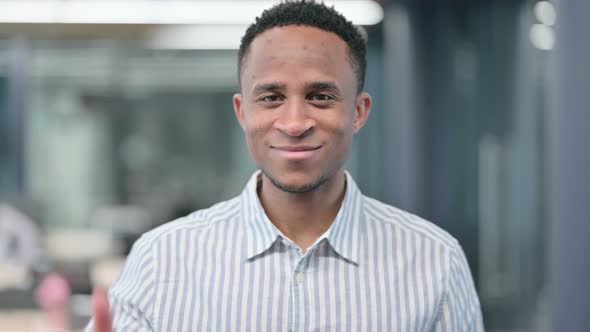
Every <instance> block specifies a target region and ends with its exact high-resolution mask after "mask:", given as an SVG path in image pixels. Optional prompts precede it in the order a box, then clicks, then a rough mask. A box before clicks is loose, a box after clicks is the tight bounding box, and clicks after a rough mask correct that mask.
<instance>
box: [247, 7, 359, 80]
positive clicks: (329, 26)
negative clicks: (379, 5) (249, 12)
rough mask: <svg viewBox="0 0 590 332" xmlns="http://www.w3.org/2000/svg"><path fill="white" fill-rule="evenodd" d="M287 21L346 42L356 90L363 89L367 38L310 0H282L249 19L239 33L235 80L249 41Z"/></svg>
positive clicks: (351, 25) (343, 20)
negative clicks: (254, 18) (248, 23)
mask: <svg viewBox="0 0 590 332" xmlns="http://www.w3.org/2000/svg"><path fill="white" fill-rule="evenodd" d="M288 25H299V26H309V27H314V28H318V29H321V30H325V31H329V32H333V33H335V34H336V35H338V36H339V37H340V38H341V39H342V40H344V41H345V42H346V44H347V45H348V57H349V60H350V64H351V66H352V69H353V70H354V72H355V74H356V78H357V88H358V89H357V90H358V92H360V91H362V90H363V87H364V83H365V71H366V67H367V42H366V39H365V38H364V37H363V35H362V34H361V32H360V30H359V29H358V28H357V27H355V26H354V25H353V24H352V22H350V21H348V20H347V19H346V18H345V17H344V16H342V14H340V13H338V12H337V11H336V10H335V9H334V8H333V7H328V6H326V5H325V4H323V3H317V2H315V1H314V0H307V1H306V0H297V1H285V2H282V3H279V4H277V5H275V6H273V7H271V8H269V9H267V10H265V11H264V12H262V15H261V16H260V17H257V18H256V21H255V22H254V23H252V24H251V25H250V26H249V27H248V29H246V33H245V34H244V36H243V37H242V42H241V44H240V49H239V51H238V80H240V77H241V73H242V64H243V60H244V57H245V56H246V54H247V53H248V48H249V47H250V44H251V43H252V41H253V40H254V38H256V36H258V35H259V34H261V33H263V32H264V31H266V30H269V29H271V28H274V27H282V26H288Z"/></svg>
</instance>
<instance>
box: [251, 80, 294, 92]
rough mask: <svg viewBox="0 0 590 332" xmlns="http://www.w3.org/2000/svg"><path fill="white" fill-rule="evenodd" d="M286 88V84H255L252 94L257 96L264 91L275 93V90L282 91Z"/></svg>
mask: <svg viewBox="0 0 590 332" xmlns="http://www.w3.org/2000/svg"><path fill="white" fill-rule="evenodd" d="M286 87H287V85H286V84H282V83H277V82H271V83H262V84H257V85H256V86H255V87H254V94H259V93H262V92H266V91H277V90H284V89H285V88H286Z"/></svg>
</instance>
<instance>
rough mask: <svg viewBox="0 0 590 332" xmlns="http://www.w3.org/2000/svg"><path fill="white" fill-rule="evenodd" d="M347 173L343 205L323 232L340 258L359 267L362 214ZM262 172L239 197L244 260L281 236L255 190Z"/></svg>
mask: <svg viewBox="0 0 590 332" xmlns="http://www.w3.org/2000/svg"><path fill="white" fill-rule="evenodd" d="M345 174H346V192H345V194H344V199H343V201H342V206H341V207H340V210H339V211H338V214H337V215H336V218H335V219H334V223H332V225H331V226H330V228H329V229H328V231H327V232H326V235H327V236H326V238H327V240H328V242H329V243H330V245H331V246H332V248H333V249H334V250H335V251H336V252H337V253H338V254H339V255H340V256H342V257H343V258H345V259H347V260H349V261H351V262H353V263H355V264H358V259H359V250H360V241H361V236H362V234H363V233H364V213H363V211H362V208H363V206H362V194H361V192H360V190H359V189H358V187H357V185H356V183H355V182H354V180H353V178H352V176H351V175H350V174H349V173H348V172H345ZM260 176H261V172H260V171H257V172H255V173H254V174H253V175H252V177H251V178H250V180H249V181H248V184H247V185H246V188H244V191H243V192H242V194H241V204H242V217H243V219H242V221H243V222H244V224H245V237H246V241H245V246H246V247H245V248H244V249H245V250H244V252H245V255H246V257H245V259H251V258H253V257H255V256H257V255H260V254H262V253H264V252H265V251H266V250H268V249H269V248H270V247H271V246H272V245H273V243H274V242H275V241H276V240H277V239H278V238H280V237H283V238H284V235H283V234H282V233H281V231H279V230H278V229H277V228H276V227H275V225H273V224H272V222H271V221H270V220H269V219H268V217H267V215H266V213H265V212H264V209H263V208H262V204H261V203H260V199H259V198H258V193H257V188H258V183H259V179H260Z"/></svg>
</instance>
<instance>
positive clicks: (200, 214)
mask: <svg viewBox="0 0 590 332" xmlns="http://www.w3.org/2000/svg"><path fill="white" fill-rule="evenodd" d="M240 210H241V200H240V197H239V196H238V197H235V198H233V199H230V200H227V201H223V202H220V203H217V204H215V205H213V206H211V207H209V208H206V209H202V210H197V211H195V212H192V213H190V214H189V215H186V216H184V217H181V218H178V219H176V220H173V221H170V222H167V223H165V224H163V225H160V226H158V227H156V228H154V229H152V230H150V231H148V232H146V233H144V234H143V235H142V236H141V238H140V239H139V240H138V241H137V243H136V245H137V246H146V245H147V246H150V247H151V246H153V245H154V244H158V243H159V242H161V241H162V239H164V238H167V237H170V236H178V235H181V234H184V233H186V232H192V233H195V232H196V233H206V232H207V231H208V230H212V229H215V228H216V226H219V225H221V224H224V223H227V222H231V221H232V220H234V219H235V218H236V217H237V216H239V215H240Z"/></svg>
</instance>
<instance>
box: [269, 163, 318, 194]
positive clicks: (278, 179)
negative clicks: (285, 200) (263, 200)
mask: <svg viewBox="0 0 590 332" xmlns="http://www.w3.org/2000/svg"><path fill="white" fill-rule="evenodd" d="M260 169H261V170H262V173H264V175H265V176H266V177H267V178H268V179H269V180H270V182H272V184H273V185H274V186H275V187H277V188H279V189H280V190H282V191H284V192H288V193H291V194H304V193H308V192H312V191H314V190H316V189H317V188H318V187H320V186H321V185H322V184H324V183H325V182H326V181H327V180H328V177H327V176H323V175H319V176H314V177H311V178H310V176H309V175H308V174H300V175H299V176H298V175H294V176H292V177H290V176H275V174H273V173H270V172H267V171H266V170H264V169H263V168H260Z"/></svg>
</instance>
